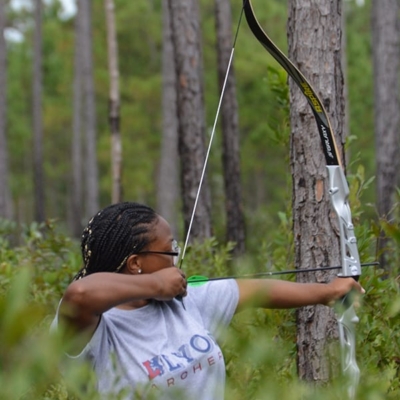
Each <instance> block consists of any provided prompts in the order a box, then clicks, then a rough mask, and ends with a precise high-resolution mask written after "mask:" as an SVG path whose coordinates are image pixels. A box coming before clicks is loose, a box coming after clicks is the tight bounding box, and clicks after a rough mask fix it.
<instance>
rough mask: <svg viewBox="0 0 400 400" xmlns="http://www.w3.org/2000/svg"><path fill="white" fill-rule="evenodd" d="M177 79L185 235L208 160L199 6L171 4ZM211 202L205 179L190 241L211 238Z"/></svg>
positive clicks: (176, 0)
mask: <svg viewBox="0 0 400 400" xmlns="http://www.w3.org/2000/svg"><path fill="white" fill-rule="evenodd" d="M168 3H169V10H170V16H171V21H172V24H171V27H172V40H173V43H174V46H173V47H174V57H175V67H176V77H177V88H178V89H177V93H178V101H177V104H178V108H177V114H178V121H179V122H178V124H179V126H178V132H179V156H180V159H181V183H182V198H183V213H184V219H185V228H186V231H187V230H188V227H189V222H190V217H191V215H192V210H193V207H194V203H195V198H196V193H197V189H198V187H199V182H200V176H201V172H202V169H203V165H204V160H205V143H204V142H205V139H204V137H205V113H204V98H203V63H202V50H201V35H200V22H199V10H198V2H197V1H196V0H168ZM210 210H211V199H210V192H209V188H208V184H207V180H206V179H205V180H204V182H203V185H202V188H201V192H200V197H199V201H198V204H197V208H196V214H195V217H194V221H193V226H192V231H191V237H192V238H205V237H209V236H210V235H211V212H210Z"/></svg>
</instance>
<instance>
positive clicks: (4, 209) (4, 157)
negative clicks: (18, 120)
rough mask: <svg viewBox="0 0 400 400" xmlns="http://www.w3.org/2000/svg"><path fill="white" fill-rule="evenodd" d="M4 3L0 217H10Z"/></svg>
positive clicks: (0, 10)
mask: <svg viewBox="0 0 400 400" xmlns="http://www.w3.org/2000/svg"><path fill="white" fill-rule="evenodd" d="M5 28H6V4H5V1H4V0H0V88H1V90H0V218H6V219H12V217H13V210H12V209H13V207H12V200H11V193H10V186H9V168H8V150H7V149H8V146H7V134H6V130H7V123H6V119H7V47H6V41H5V39H4V31H5Z"/></svg>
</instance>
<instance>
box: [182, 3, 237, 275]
mask: <svg viewBox="0 0 400 400" xmlns="http://www.w3.org/2000/svg"><path fill="white" fill-rule="evenodd" d="M243 12H244V7H242V10H241V12H240V15H239V20H238V23H237V26H236V32H235V36H234V40H233V44H232V49H231V54H230V56H229V61H228V66H227V68H226V72H225V77H224V83H223V85H222V89H221V94H220V96H219V100H218V107H217V112H216V114H215V118H214V124H213V128H212V131H211V136H210V140H209V143H208V148H207V152H206V157H205V159H204V164H203V169H202V172H201V176H200V182H199V186H198V188H197V193H196V198H195V201H194V205H193V210H192V214H191V216H190V221H189V227H188V231H187V234H186V238H185V243H184V245H183V249H182V255H181V259H180V263H179V268H180V269H182V264H183V260H184V259H185V254H186V250H187V247H188V244H189V238H190V232H191V230H192V225H193V220H194V216H195V214H196V208H197V203H198V201H199V197H200V191H201V188H202V186H203V181H204V176H205V173H206V169H207V163H208V158H209V155H210V151H211V146H212V143H213V140H214V136H215V131H216V128H217V123H218V118H219V113H220V109H221V105H222V100H223V98H224V94H225V89H226V85H227V82H228V77H229V72H230V70H231V66H232V61H233V55H234V53H235V46H236V41H237V38H238V35H239V29H240V24H241V22H242V18H243Z"/></svg>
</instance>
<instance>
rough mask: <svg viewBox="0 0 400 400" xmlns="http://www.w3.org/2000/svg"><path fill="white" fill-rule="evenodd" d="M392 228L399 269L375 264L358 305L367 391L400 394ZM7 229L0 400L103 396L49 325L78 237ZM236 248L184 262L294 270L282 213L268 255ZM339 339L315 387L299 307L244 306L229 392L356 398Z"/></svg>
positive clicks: (365, 241)
mask: <svg viewBox="0 0 400 400" xmlns="http://www.w3.org/2000/svg"><path fill="white" fill-rule="evenodd" d="M382 226H384V227H385V229H386V232H387V233H388V234H389V235H390V237H391V238H392V245H393V248H392V249H391V250H390V249H388V254H389V255H390V263H391V264H392V267H393V268H392V271H393V272H392V273H391V274H390V275H389V276H388V275H387V274H384V273H383V271H382V270H380V269H379V268H376V267H368V268H364V269H363V274H362V276H361V280H360V281H361V283H362V285H363V287H364V288H365V289H366V295H365V296H364V297H363V299H362V302H361V304H360V306H359V307H358V308H357V314H358V316H359V318H360V322H359V324H358V326H357V340H356V347H357V349H356V351H357V362H358V365H359V367H360V370H361V379H360V386H359V389H358V397H357V398H359V399H374V400H375V399H376V400H379V399H398V398H399V396H400V349H399V346H400V332H399V330H398V326H399V323H400V296H399V282H398V277H397V274H398V268H397V265H398V256H399V254H398V251H397V248H398V245H399V244H400V230H399V228H398V227H396V226H395V225H390V224H387V223H386V224H382ZM0 231H1V238H2V239H0V326H1V329H0V340H1V343H2V346H1V350H0V351H1V356H0V362H1V368H0V398H2V399H5V400H7V399H10V400H11V399H60V400H61V399H62V400H64V399H80V398H84V399H96V398H97V397H96V394H95V391H94V389H93V388H94V384H91V382H92V380H93V377H92V376H91V374H90V371H89V370H88V369H87V368H86V367H85V366H81V367H76V366H74V367H71V366H69V365H66V364H65V363H64V362H63V360H64V358H63V351H64V350H65V346H66V345H67V344H66V343H65V341H64V340H62V338H61V335H60V336H58V335H55V334H52V335H51V334H50V333H49V327H50V324H51V321H52V319H53V317H54V314H55V311H56V308H57V305H58V302H59V300H60V298H61V296H62V293H63V290H64V289H65V288H66V286H67V285H68V283H69V282H70V281H71V279H72V277H73V276H74V274H75V273H76V272H77V270H78V269H79V268H80V251H79V245H78V243H77V242H75V241H74V240H71V239H70V238H69V237H67V236H65V235H63V234H62V233H61V232H60V231H59V229H58V226H57V223H56V222H55V221H47V222H46V223H45V224H41V225H38V224H32V225H30V226H23V227H20V226H17V225H15V224H13V223H10V222H7V221H1V224H0ZM377 232H379V229H378V227H374V226H372V227H363V226H361V227H359V229H358V237H359V245H360V251H361V258H362V261H363V262H369V261H372V260H373V259H374V256H375V255H374V254H369V253H368V249H372V248H373V243H374V241H375V240H376V236H377ZM17 237H18V240H16V239H17ZM21 241H22V244H18V245H17V246H14V245H13V243H14V242H19V243H21ZM267 243H268V245H267ZM230 249H231V244H228V245H221V244H219V243H218V242H217V240H216V239H209V240H207V241H205V242H204V243H202V244H195V245H192V246H191V247H190V248H189V250H188V253H187V256H186V257H185V263H184V265H183V268H184V269H185V271H186V273H187V275H188V276H190V275H192V274H199V273H201V274H203V275H206V276H224V275H226V274H230V273H232V272H233V273H237V274H240V273H249V272H263V271H269V270H283V269H291V268H293V266H292V265H291V264H290V256H288V253H290V251H291V245H290V224H288V222H287V216H286V215H285V214H284V213H282V215H281V224H280V227H279V229H277V230H276V231H275V232H274V234H273V236H272V237H271V238H269V239H268V242H267V241H263V240H261V243H260V244H259V253H258V254H253V255H252V256H251V257H248V258H244V259H241V260H231V257H230ZM285 279H295V277H294V276H291V275H289V276H288V277H287V278H285ZM311 279H312V278H311ZM330 346H334V348H335V347H337V351H336V352H330V353H331V354H332V353H333V354H337V355H338V357H337V358H335V359H329V363H330V365H331V366H332V376H333V377H334V378H332V381H331V382H329V383H327V384H326V385H325V386H323V387H318V388H315V387H311V386H310V385H308V384H306V383H304V382H300V381H299V380H298V378H297V375H296V325H295V312H294V311H285V310H284V311H280V310H260V309H257V310H253V311H249V312H244V313H241V314H238V315H237V316H236V317H235V318H234V321H233V323H232V325H231V327H230V329H229V330H228V332H227V334H226V338H225V340H224V343H223V344H222V347H223V349H224V355H225V361H226V369H227V384H226V396H227V398H229V399H241V400H242V399H249V400H250V399H252V400H254V399H282V398H285V399H292V400H295V399H309V400H311V399H321V398H323V399H343V398H346V396H345V392H344V390H345V389H344V388H345V382H344V380H343V378H342V376H341V374H340V359H339V354H340V352H339V343H338V342H337V341H335V342H334V343H331V344H330ZM60 370H62V371H63V374H62V375H61V373H60ZM88 383H89V385H88ZM88 386H89V389H88V388H87V387H88ZM83 388H86V389H83Z"/></svg>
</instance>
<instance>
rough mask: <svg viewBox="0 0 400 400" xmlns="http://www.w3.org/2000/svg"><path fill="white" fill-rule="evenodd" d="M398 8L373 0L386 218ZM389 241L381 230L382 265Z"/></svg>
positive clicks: (394, 147) (395, 163) (395, 117)
mask: <svg viewBox="0 0 400 400" xmlns="http://www.w3.org/2000/svg"><path fill="white" fill-rule="evenodd" d="M399 11H400V6H399V2H398V1H397V0H379V1H378V0H373V1H372V58H373V71H374V103H375V104H374V117H375V144H376V145H375V148H376V188H377V207H378V213H379V217H380V218H383V219H387V220H389V221H390V220H391V219H393V217H394V215H393V207H394V201H395V194H396V188H397V186H398V184H399V147H400V146H399V140H400V136H399V128H400V116H399V108H400V104H399V62H400V47H399V45H400V43H399V41H400V29H399ZM388 244H389V242H388V239H387V238H386V237H385V235H384V233H383V232H382V234H381V240H380V243H379V253H380V265H381V267H382V268H385V269H387V268H388V265H387V260H386V257H385V255H387V252H386V251H385V250H386V247H387V246H388Z"/></svg>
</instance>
